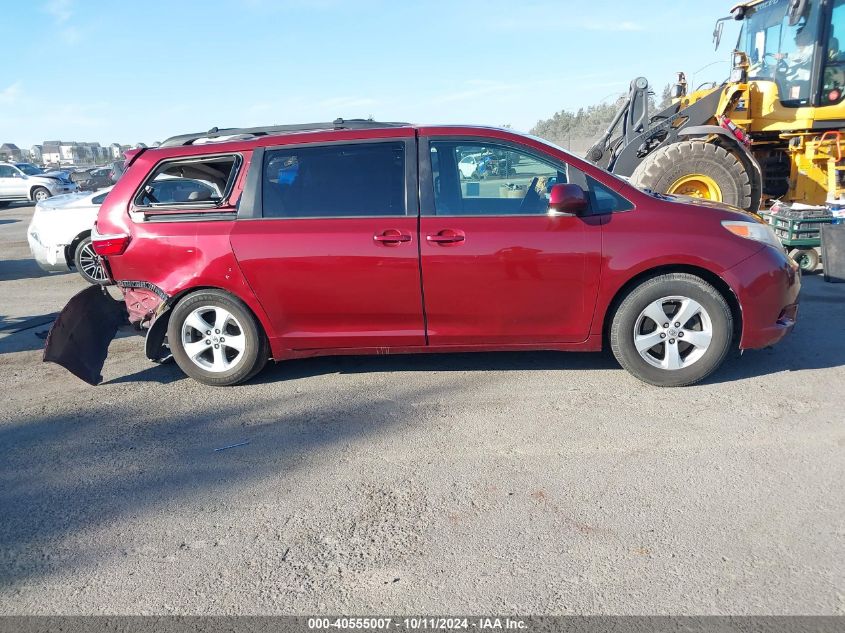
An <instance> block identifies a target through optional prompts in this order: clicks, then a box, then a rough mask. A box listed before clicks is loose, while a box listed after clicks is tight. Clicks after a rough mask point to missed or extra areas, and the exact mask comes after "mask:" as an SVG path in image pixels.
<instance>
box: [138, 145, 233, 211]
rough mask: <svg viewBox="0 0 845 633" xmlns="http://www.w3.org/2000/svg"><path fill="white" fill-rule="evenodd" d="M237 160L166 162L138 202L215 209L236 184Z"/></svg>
mask: <svg viewBox="0 0 845 633" xmlns="http://www.w3.org/2000/svg"><path fill="white" fill-rule="evenodd" d="M239 163H240V158H239V157H238V156H214V157H208V158H195V159H189V160H181V159H180V160H173V161H165V162H163V163H162V164H160V165H159V166H158V167H157V168H156V170H155V171H154V172H153V175H152V177H151V178H149V179H148V180H147V181H146V183H145V184H144V186H143V187H142V188H141V191H139V192H138V195H137V196H136V198H135V204H136V205H137V206H142V207H173V206H190V207H216V206H218V205H219V204H220V203H221V202H222V201H223V198H224V197H225V195H226V194H227V193H228V191H229V189H230V188H231V186H232V184H233V183H234V179H235V175H236V173H237V166H238V164H239Z"/></svg>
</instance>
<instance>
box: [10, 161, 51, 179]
mask: <svg viewBox="0 0 845 633" xmlns="http://www.w3.org/2000/svg"><path fill="white" fill-rule="evenodd" d="M15 167H17V168H18V169H20V170H21V171H22V172H23V173H25V174H26V175H27V176H39V175H41V174H43V173H44V172H43V171H41V170H40V169H38V167H36V166H35V165H33V164H32V163H15Z"/></svg>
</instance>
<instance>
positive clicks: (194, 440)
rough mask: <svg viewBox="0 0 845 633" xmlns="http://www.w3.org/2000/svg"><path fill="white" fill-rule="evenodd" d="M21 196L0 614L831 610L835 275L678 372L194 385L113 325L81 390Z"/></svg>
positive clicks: (11, 289)
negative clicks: (690, 373)
mask: <svg viewBox="0 0 845 633" xmlns="http://www.w3.org/2000/svg"><path fill="white" fill-rule="evenodd" d="M31 213H32V207H28V206H14V207H11V208H8V209H4V210H0V376H2V397H1V398H0V614H99V613H110V614H144V613H148V614H167V613H179V614H230V613H232V614H233V613H237V614H281V613H293V614H312V613H347V614H348V613H355V614H365V613H375V612H377V613H393V614H403V613H405V614H410V613H440V614H449V613H466V612H472V613H519V614H572V613H578V614H590V613H610V614H843V613H845V493H843V485H842V482H843V481H844V480H845V459H843V457H844V456H845V413H843V411H845V388H843V385H845V285H834V284H825V283H824V282H823V281H822V279H821V277H820V276H819V275H808V276H806V277H805V279H804V289H803V291H802V297H801V301H802V305H801V310H800V319H799V323H798V325H797V327H796V329H795V331H794V332H793V333H792V335H791V336H789V337H788V338H787V339H786V340H784V341H783V342H782V343H781V344H779V345H778V346H776V347H774V348H771V349H765V350H760V351H754V352H747V353H745V354H744V355H743V356H742V357H741V358H734V359H732V360H731V361H730V362H729V363H728V364H727V365H726V366H725V367H724V368H723V369H722V370H721V371H720V372H719V373H717V374H716V375H715V376H713V377H712V378H711V379H710V380H708V381H707V382H706V383H704V384H701V385H698V386H694V387H689V388H684V389H669V390H667V389H658V388H653V387H649V386H646V385H643V384H641V383H639V382H637V381H636V380H635V379H634V378H632V377H631V376H629V375H628V374H627V373H626V372H624V371H623V370H622V369H620V368H619V366H618V365H617V364H616V363H615V362H614V361H613V359H612V358H611V357H609V356H608V355H606V354H560V353H520V354H498V353H497V354H474V355H471V354H458V355H448V356H447V355H430V356H390V357H384V356H381V357H345V358H328V359H309V360H302V361H291V362H287V363H282V364H278V365H275V366H269V367H268V368H267V369H266V370H265V371H264V372H263V373H262V374H260V375H259V376H258V378H257V379H255V380H253V381H252V382H250V383H249V384H247V385H243V386H239V387H234V388H211V387H205V386H203V385H200V384H198V383H196V382H193V381H191V380H189V379H187V378H185V377H184V376H183V375H182V374H181V372H180V371H179V369H178V368H177V367H175V366H174V365H167V366H156V365H152V364H150V363H149V362H148V361H147V360H146V359H145V358H144V355H143V339H142V338H140V337H139V336H137V335H135V334H133V333H132V332H131V331H128V330H127V331H125V332H122V333H121V335H120V337H119V338H118V339H116V340H115V341H114V343H113V344H112V346H111V350H110V356H109V358H108V360H107V362H106V365H105V368H104V371H103V373H104V377H105V381H104V384H102V385H100V386H98V387H90V386H88V385H86V384H84V383H82V382H81V381H79V380H78V379H76V378H75V377H73V376H72V375H70V374H68V373H67V372H66V371H65V370H63V369H62V368H61V367H58V366H55V365H49V364H44V363H42V362H41V347H42V346H43V342H44V341H43V336H44V334H45V333H46V329H47V327H48V325H38V323H41V322H46V321H49V315H51V314H53V313H55V312H57V311H58V310H60V309H61V308H62V306H63V305H64V303H65V302H66V301H67V299H68V298H69V297H70V296H72V295H73V294H74V293H75V292H77V291H78V290H80V289H82V288H84V287H85V284H84V282H83V281H82V279H81V278H80V277H79V276H78V275H76V274H74V273H68V274H50V275H48V274H45V273H42V272H40V271H39V269H38V268H37V266H36V265H35V263H34V262H33V261H32V260H31V259H30V258H29V251H28V248H27V246H26V242H25V231H26V226H27V224H28V221H29V217H30V216H31ZM45 315H46V316H45ZM32 324H36V325H34V326H32V327H28V328H27V329H21V328H22V327H27V326H28V325H29V326H31V325H32ZM16 330H19V331H16ZM15 331H16V332H15ZM13 332H14V333H13ZM227 447H230V448H227ZM220 449H222V450H220Z"/></svg>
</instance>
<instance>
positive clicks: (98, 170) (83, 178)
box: [70, 166, 114, 191]
mask: <svg viewBox="0 0 845 633" xmlns="http://www.w3.org/2000/svg"><path fill="white" fill-rule="evenodd" d="M111 174H112V168H111V166H105V167H91V168H89V169H80V170H79V171H75V172H73V173H72V174H71V175H70V178H71V180H72V181H73V182H75V183H76V184H77V186H78V187H79V189H80V190H82V191H96V190H97V189H102V188H103V187H109V186H111V185H113V184H114V183H113V182H112V179H111Z"/></svg>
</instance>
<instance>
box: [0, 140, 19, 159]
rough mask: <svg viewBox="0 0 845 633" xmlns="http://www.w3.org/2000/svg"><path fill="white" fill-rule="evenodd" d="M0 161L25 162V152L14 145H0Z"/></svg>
mask: <svg viewBox="0 0 845 633" xmlns="http://www.w3.org/2000/svg"><path fill="white" fill-rule="evenodd" d="M0 160H18V161H19V160H23V152H22V151H21V149H20V148H19V147H18V146H17V145H15V144H14V143H3V144H2V145H0Z"/></svg>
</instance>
